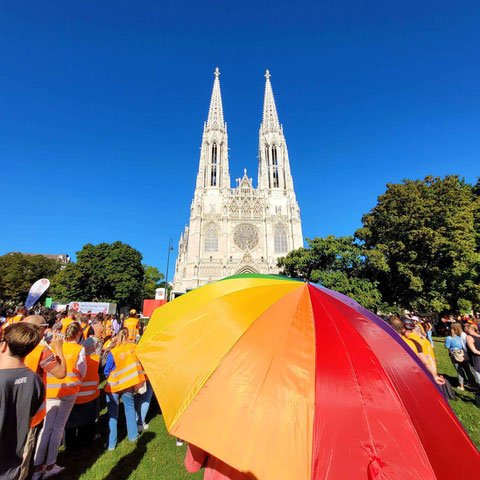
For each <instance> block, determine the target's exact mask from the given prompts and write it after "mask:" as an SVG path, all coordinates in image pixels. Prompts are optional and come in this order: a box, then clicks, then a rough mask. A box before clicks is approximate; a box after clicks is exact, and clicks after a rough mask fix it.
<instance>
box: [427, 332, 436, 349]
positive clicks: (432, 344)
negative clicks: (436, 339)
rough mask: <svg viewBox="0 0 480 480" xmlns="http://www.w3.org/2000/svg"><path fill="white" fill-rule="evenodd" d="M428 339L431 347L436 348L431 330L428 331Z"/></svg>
mask: <svg viewBox="0 0 480 480" xmlns="http://www.w3.org/2000/svg"><path fill="white" fill-rule="evenodd" d="M427 338H428V341H429V342H430V345H431V346H432V347H435V345H434V343H433V338H432V331H431V330H427Z"/></svg>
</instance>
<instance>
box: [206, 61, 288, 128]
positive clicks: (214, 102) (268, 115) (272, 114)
mask: <svg viewBox="0 0 480 480" xmlns="http://www.w3.org/2000/svg"><path fill="white" fill-rule="evenodd" d="M214 75H215V80H214V81H213V90H212V98H211V100H210V108H209V110H208V120H207V127H217V128H225V123H224V120H223V106H222V94H221V91H220V79H219V77H220V70H219V69H218V67H217V68H216V69H215V72H214ZM270 77H271V75H270V72H269V70H267V71H266V73H265V78H266V79H267V81H266V83H265V96H264V99H263V118H262V126H263V128H264V129H267V130H269V129H280V122H279V121H278V114H277V107H276V105H275V98H274V96H273V90H272V84H271V83H270Z"/></svg>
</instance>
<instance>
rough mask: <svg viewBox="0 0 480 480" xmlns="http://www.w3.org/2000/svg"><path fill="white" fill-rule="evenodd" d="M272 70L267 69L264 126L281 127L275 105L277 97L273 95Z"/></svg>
mask: <svg viewBox="0 0 480 480" xmlns="http://www.w3.org/2000/svg"><path fill="white" fill-rule="evenodd" d="M270 77H271V75H270V71H269V70H268V69H267V71H266V73H265V78H266V79H267V81H266V83H265V97H264V100H263V119H262V126H263V128H266V129H271V128H273V129H276V128H280V122H279V121H278V114H277V107H276V106H275V98H274V97H273V90H272V84H271V83H270Z"/></svg>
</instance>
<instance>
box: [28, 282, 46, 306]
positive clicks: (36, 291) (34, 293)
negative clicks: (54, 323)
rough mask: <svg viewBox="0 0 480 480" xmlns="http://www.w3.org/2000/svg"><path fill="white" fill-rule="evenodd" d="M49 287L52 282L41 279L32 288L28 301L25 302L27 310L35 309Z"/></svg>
mask: <svg viewBox="0 0 480 480" xmlns="http://www.w3.org/2000/svg"><path fill="white" fill-rule="evenodd" d="M49 286H50V280H48V279H47V278H41V279H40V280H37V281H36V282H35V283H34V284H33V285H32V286H31V287H30V291H29V292H28V297H27V301H26V302H25V307H26V308H27V310H28V309H29V308H32V307H33V305H34V304H35V302H36V301H37V300H38V299H39V298H40V297H41V296H42V295H43V294H44V293H45V292H46V290H47V288H48V287H49Z"/></svg>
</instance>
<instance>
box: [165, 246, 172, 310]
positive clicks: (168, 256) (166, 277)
mask: <svg viewBox="0 0 480 480" xmlns="http://www.w3.org/2000/svg"><path fill="white" fill-rule="evenodd" d="M172 251H173V246H172V239H171V238H170V241H169V242H168V255H167V271H166V273H165V299H166V300H167V302H168V266H169V265H170V252H172Z"/></svg>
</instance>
